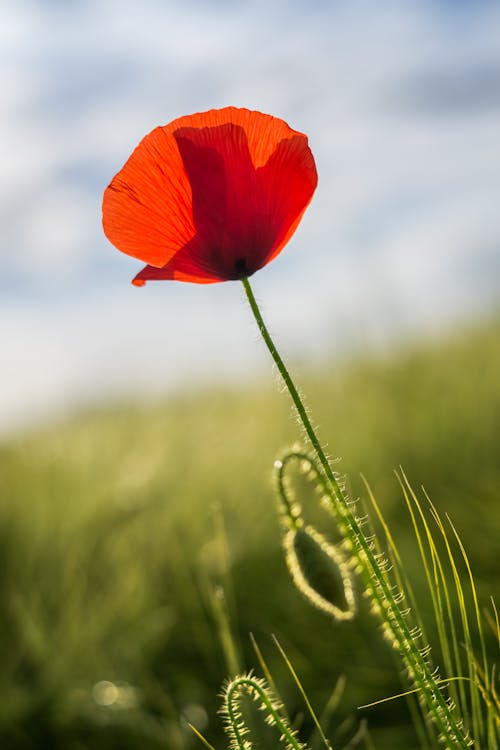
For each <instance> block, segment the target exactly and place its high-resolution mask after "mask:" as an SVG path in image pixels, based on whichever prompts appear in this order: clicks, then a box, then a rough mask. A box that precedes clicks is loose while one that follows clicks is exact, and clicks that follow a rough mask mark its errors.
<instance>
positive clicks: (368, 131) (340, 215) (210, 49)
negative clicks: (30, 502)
mask: <svg viewBox="0 0 500 750" xmlns="http://www.w3.org/2000/svg"><path fill="white" fill-rule="evenodd" d="M227 104H233V105H237V106H245V107H248V108H251V109H259V110H262V111H264V112H269V113H271V114H274V115H277V116H279V117H282V118H284V119H285V120H286V121H287V122H289V124H290V125H291V126H292V127H293V128H295V129H297V130H301V131H303V132H305V133H307V134H308V136H309V139H310V145H311V148H312V150H313V153H314V154H315V158H316V162H317V167H318V173H319V186H318V190H317V192H316V195H315V197H314V200H313V203H312V204H311V206H310V208H309V209H308V212H307V214H306V216H305V218H304V220H303V222H302V224H301V226H300V227H299V230H298V231H297V233H296V235H295V237H294V238H293V240H292V241H291V242H290V245H289V246H288V247H287V248H286V249H285V251H284V252H283V253H282V254H281V255H280V256H279V258H278V259H277V260H276V261H274V262H273V264H271V265H270V266H269V267H267V268H266V269H264V270H262V271H261V272H259V274H258V275H256V276H255V277H254V289H255V292H256V294H257V296H258V298H259V299H260V300H261V301H262V304H263V309H264V312H265V314H266V315H267V318H268V320H269V322H270V327H271V329H272V330H273V332H274V334H275V336H276V338H277V339H278V341H280V343H281V345H282V349H283V351H284V353H285V354H287V355H288V356H289V357H291V358H294V357H295V358H300V359H302V360H304V359H305V358H313V357H319V356H327V355H330V354H335V353H336V352H340V351H344V350H345V349H346V347H347V348H350V347H354V348H356V349H359V348H360V347H362V346H370V347H378V346H381V345H386V344H387V342H391V341H395V340H398V339H399V340H400V339H401V338H402V337H409V336H415V335H423V334H426V333H427V332H431V331H436V330H442V329H443V328H447V327H453V326H458V325H460V324H463V322H464V321H466V320H469V319H470V318H473V317H478V316H480V315H482V314H484V313H487V312H488V311H489V310H492V309H495V307H497V308H498V305H497V302H498V300H499V299H500V209H499V206H500V4H499V3H498V2H485V1H482V0H470V1H469V2H468V1H467V0H454V1H453V2H452V1H451V0H450V1H449V2H446V1H445V0H432V2H431V1H430V0H429V2H426V0H413V1H410V0H408V1H406V0H397V1H396V0H395V1H394V2H391V0H378V1H377V2H376V1H375V0H349V2H347V1H344V2H341V1H340V0H338V1H337V0H331V1H330V2H327V0H316V1H313V0H288V1H286V0H275V1H274V2H272V1H271V0H246V1H243V0H240V1H238V0H232V1H231V2H230V1H229V0H214V1H212V2H208V1H207V0H205V1H202V0H2V2H1V6H0V165H1V166H0V191H1V196H2V199H1V201H0V214H1V228H2V231H1V235H0V257H1V271H0V336H1V342H2V352H1V355H0V356H1V368H0V432H2V431H3V432H6V431H8V430H10V429H12V428H13V427H16V426H19V425H21V424H27V423H29V422H30V421H34V420H40V419H42V418H47V417H49V416H50V415H52V414H54V413H56V412H57V411H60V410H61V409H67V408H75V406H76V405H79V404H83V403H91V402H93V401H96V400H97V401H102V400H105V399H108V398H115V397H117V396H118V397H120V396H128V395H131V394H132V395H133V394H136V393H137V394H141V395H150V394H155V393H157V392H162V391H164V390H168V389H170V388H174V387H178V386H180V385H181V384H185V383H186V382H188V383H196V382H197V381H200V380H202V379H206V378H212V379H217V378H221V377H223V378H226V379H228V380H231V379H233V380H234V379H235V378H241V377H248V376H249V375H250V376H251V375H252V374H253V373H257V372H259V371H262V370H263V369H264V368H266V367H268V362H267V358H266V353H265V352H264V350H263V347H262V346H261V345H259V343H258V342H257V340H256V336H255V331H254V328H253V325H252V321H251V319H250V315H249V311H248V310H247V309H246V306H245V304H244V302H243V296H242V290H241V288H240V285H239V284H238V283H227V284H217V285H213V286H209V287H206V288H205V287H200V286H197V285H188V284H178V283H177V284H176V283H173V282H172V283H157V284H153V283H151V284H149V285H147V286H146V287H145V288H143V289H137V288H134V287H132V286H131V285H130V279H131V278H132V276H133V275H134V274H135V272H136V271H137V270H138V269H139V268H140V266H141V264H140V263H139V262H135V261H134V260H133V259H131V258H127V257H126V256H124V255H121V254H120V253H119V252H117V251H116V250H115V249H114V248H113V247H111V245H109V243H108V242H107V240H106V239H105V238H104V236H103V234H102V230H101V224H100V211H101V207H100V204H101V197H102V192H103V190H104V188H105V187H106V185H107V183H108V182H109V181H110V179H111V177H112V176H113V174H114V173H115V172H117V171H118V170H119V169H120V167H121V166H122V164H123V163H124V161H125V160H126V159H127V157H128V155H129V153H130V152H131V150H132V149H133V148H134V147H135V145H136V144H137V142H138V141H139V140H140V139H141V138H142V137H143V135H144V134H145V133H147V132H148V131H150V130H151V129H152V128H153V127H155V126H156V125H158V124H164V123H167V122H169V121H170V120H172V119H173V118H175V117H178V116H180V115H182V114H187V113H190V112H196V111H203V110H204V109H210V108H212V107H218V106H225V105H227Z"/></svg>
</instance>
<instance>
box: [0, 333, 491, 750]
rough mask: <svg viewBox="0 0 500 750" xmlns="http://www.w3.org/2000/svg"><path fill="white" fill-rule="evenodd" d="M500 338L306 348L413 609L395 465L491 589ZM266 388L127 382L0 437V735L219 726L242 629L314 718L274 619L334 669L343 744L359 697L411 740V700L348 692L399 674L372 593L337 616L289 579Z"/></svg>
mask: <svg viewBox="0 0 500 750" xmlns="http://www.w3.org/2000/svg"><path fill="white" fill-rule="evenodd" d="M499 341H500V324H499V323H498V321H493V322H491V323H488V324H485V325H483V326H482V327H477V328H475V329H470V330H468V331H466V332H461V333H460V334H458V333H457V334H455V335H454V336H449V337H448V338H447V339H446V340H442V339H440V340H434V341H432V342H427V343H425V344H421V345H419V346H414V347H413V348H411V349H410V348H409V349H408V350H405V351H398V352H397V353H394V354H392V355H391V356H387V357H385V358H379V359H378V360H375V359H373V358H371V359H367V360H366V361H365V360H363V359H361V358H360V359H358V361H356V362H350V363H343V364H342V365H332V366H331V367H329V368H326V367H324V368H322V369H321V370H319V371H315V372H313V371H311V370H307V369H306V368H304V367H301V368H296V369H297V379H298V381H299V383H300V384H301V388H302V390H303V392H304V393H305V394H306V400H307V402H308V404H309V407H310V411H311V413H312V415H313V418H314V421H315V423H316V424H318V425H319V429H320V434H321V436H322V437H323V438H324V440H325V441H326V443H327V444H328V448H329V451H330V453H331V455H332V456H335V457H336V456H339V457H342V461H341V463H340V464H338V469H339V470H341V471H343V472H346V473H347V477H348V484H349V486H350V488H351V491H352V494H353V495H354V496H361V497H366V494H367V493H366V489H365V486H364V484H363V481H362V479H361V477H360V473H361V472H362V473H363V475H364V476H365V477H366V479H367V480H368V482H369V484H370V486H371V488H372V490H373V493H374V495H375V496H376V498H377V500H378V503H379V504H380V506H381V507H382V509H383V512H384V514H385V517H386V520H387V521H388V523H389V525H390V527H391V529H392V533H393V535H394V537H395V538H396V539H397V542H398V545H399V548H400V551H401V554H402V556H403V558H404V561H405V567H406V570H407V571H408V572H409V575H410V577H411V578H412V583H413V585H414V588H415V591H416V595H417V598H419V601H421V602H422V611H423V614H424V617H425V615H426V596H425V594H424V581H423V574H422V571H421V566H420V564H419V559H418V554H417V549H416V544H415V540H414V538H413V532H412V531H411V528H410V523H409V520H408V514H407V511H406V508H405V504H404V502H403V498H402V492H401V487H400V485H399V483H398V480H397V478H396V476H395V474H394V470H395V469H398V467H399V466H402V467H403V468H404V471H405V472H406V474H407V476H408V478H409V481H410V482H411V484H412V486H413V488H414V489H415V490H416V491H417V492H420V486H421V485H424V487H425V489H426V491H427V492H428V494H429V496H430V497H431V498H432V500H433V501H434V502H435V503H436V505H437V506H438V508H439V510H440V512H441V513H442V514H443V515H444V514H445V513H448V514H450V516H451V517H452V519H453V521H454V523H455V525H456V527H457V528H458V530H459V532H460V535H461V538H462V540H463V542H464V544H465V546H466V548H467V550H468V553H469V557H470V560H471V563H472V566H473V571H474V574H475V577H476V583H477V587H478V592H479V597H480V601H481V603H482V605H484V606H485V607H486V606H487V605H488V603H489V597H490V596H491V595H493V596H495V597H496V598H497V600H498V597H499V594H500V578H499V575H498V573H499V565H498V552H499V549H498V539H499V538H500V500H499V492H500V490H499V488H500V346H499ZM278 390H279V389H278V388H276V383H274V382H273V379H272V378H271V377H269V382H265V383H258V384H256V385H255V387H254V388H252V389H250V388H245V390H238V389H237V388H235V389H234V390H231V391H228V389H226V388H224V389H220V390H217V389H216V388H213V389H207V390H206V391H204V392H202V393H193V394H189V395H188V394H184V395H179V396H176V397H172V398H169V399H168V400H165V401H163V402H158V403H154V404H151V405H148V406H144V405H142V406H139V405H133V404H127V405H125V404H124V405H122V406H121V407H120V408H114V409H112V410H109V411H106V410H96V411H94V412H85V413H82V414H79V415H77V416H74V417H73V418H71V419H68V420H67V421H64V422H60V423H58V424H55V425H52V426H50V427H47V428H46V429H37V431H36V432H34V433H32V434H27V435H24V436H18V437H16V438H15V439H11V440H10V441H9V442H7V443H4V444H3V445H2V446H1V447H0V476H1V496H2V502H1V506H0V536H1V540H0V542H1V543H0V594H1V601H2V607H1V609H0V657H1V675H0V680H1V682H0V685H1V696H2V697H1V701H0V745H1V746H2V747H5V748H9V749H10V748H12V749H13V750H18V749H19V750H21V749H23V750H24V748H26V749H28V748H38V750H40V748H51V749H52V748H61V750H62V749H64V750H82V749H83V748H89V749H90V748H92V749H94V748H97V749H100V748H117V749H118V748H121V749H126V750H127V749H130V750H134V749H135V748H139V747H140V748H142V750H149V748H169V749H172V750H177V748H191V747H201V745H200V744H199V740H197V739H196V738H195V737H194V736H193V735H192V733H191V731H190V730H189V729H188V728H187V726H186V724H185V720H184V718H183V717H185V718H186V717H187V719H188V720H190V721H192V722H193V723H194V724H195V725H197V726H198V727H199V728H200V729H201V730H203V732H204V733H205V735H206V736H207V738H208V739H209V740H210V741H211V742H212V743H213V744H214V745H215V746H216V747H217V748H222V747H224V746H225V745H226V744H227V743H226V741H225V739H223V736H222V725H221V721H220V717H218V716H217V715H216V711H217V708H218V706H219V702H220V701H219V698H218V697H217V696H218V693H219V691H220V687H221V684H222V682H223V680H224V679H225V677H227V676H228V675H229V674H231V673H234V672H235V671H238V670H240V669H248V668H250V667H252V666H253V667H256V669H257V671H259V670H258V661H257V658H256V655H255V652H254V650H253V648H252V645H251V642H250V639H249V633H250V632H252V633H253V634H254V636H255V638H256V639H257V642H258V644H259V646H260V647H261V649H262V651H263V652H264V654H265V658H266V660H267V661H268V663H269V664H270V665H271V667H272V671H273V675H274V677H275V679H276V682H277V684H278V687H279V689H280V692H281V693H282V696H283V697H284V699H285V702H286V705H287V707H288V709H289V712H290V714H291V715H292V717H295V719H296V721H297V724H298V725H299V726H300V730H301V732H303V734H304V736H305V737H308V735H309V734H310V731H309V730H310V727H309V724H308V722H309V720H308V718H307V716H306V715H305V714H304V707H303V702H302V699H301V697H300V695H299V694H298V691H297V689H296V687H294V685H293V683H292V681H291V679H290V675H289V674H288V672H287V670H286V667H285V665H284V664H283V661H282V659H281V657H280V655H279V653H278V652H277V650H276V648H275V646H274V645H273V643H272V641H271V638H270V636H271V634H275V635H276V636H277V637H278V639H279V640H280V642H281V644H282V645H283V647H284V648H285V650H286V652H287V654H288V656H289V658H290V659H291V661H292V663H293V665H294V667H295V669H296V671H297V672H298V673H299V675H300V677H301V679H302V682H303V684H304V687H305V689H306V691H307V694H308V696H309V698H310V700H311V702H312V703H313V705H314V706H315V708H316V709H317V710H318V712H319V713H321V712H322V711H323V709H324V707H325V705H326V704H327V702H328V699H329V698H330V695H331V693H332V691H333V689H334V687H335V684H336V682H337V680H338V678H339V677H341V676H342V677H345V680H346V686H345V692H344V695H343V697H342V699H341V701H340V703H339V705H338V707H337V708H336V710H335V712H334V713H333V715H330V712H329V711H326V713H325V729H326V731H327V733H328V734H329V736H330V737H331V738H332V740H333V744H334V747H335V748H336V749H337V748H340V747H342V746H343V744H345V743H346V742H347V741H348V739H349V737H350V736H352V735H353V733H354V732H355V728H356V726H357V724H358V723H359V721H360V720H361V718H362V717H365V718H367V719H368V722H369V725H370V727H371V730H370V732H371V739H372V741H373V742H374V744H375V746H376V747H377V748H379V749H381V750H392V749H394V750H401V748H403V747H404V748H405V750H412V748H419V747H420V746H421V745H420V744H419V741H418V739H417V738H416V736H415V733H414V731H413V729H412V725H411V721H410V718H409V713H408V708H407V705H406V702H405V701H404V700H397V701H393V702H389V703H383V704H381V705H380V706H378V707H375V708H373V709H365V710H363V711H361V712H357V711H356V707H357V706H359V705H362V704H365V703H368V702H370V701H374V700H376V699H378V698H383V697H386V696H390V695H393V694H395V693H398V692H401V690H402V689H403V688H402V683H401V680H400V678H399V665H398V663H397V662H396V660H395V658H394V656H393V654H392V652H391V651H390V649H389V647H388V646H387V644H386V643H385V642H384V641H383V639H382V636H381V634H380V630H379V628H378V626H377V624H376V622H375V621H374V619H373V617H372V616H371V615H370V613H369V612H368V611H367V610H368V608H367V607H366V606H365V605H364V603H363V601H362V600H361V601H360V612H359V616H358V617H357V618H356V619H355V620H354V621H353V622H348V623H344V624H332V622H331V621H330V620H329V619H327V618H326V617H325V616H324V615H323V614H322V613H320V612H317V611H315V610H313V609H312V608H311V607H310V605H309V604H308V602H307V601H305V600H304V599H303V598H302V597H301V595H300V594H299V593H298V592H297V591H296V590H295V588H294V587H293V585H292V583H291V581H290V579H289V576H288V573H287V570H286V567H285V565H284V562H283V556H282V552H281V548H280V544H279V533H280V532H279V525H278V521H277V518H276V511H275V505H276V503H275V498H274V494H273V488H272V484H271V479H270V477H271V470H272V466H273V461H274V459H275V458H276V457H277V456H278V455H279V454H280V452H281V450H282V449H283V448H284V447H286V446H288V445H290V444H292V443H294V442H296V441H297V439H299V438H300V433H299V429H298V427H297V425H296V423H295V419H294V417H293V415H292V414H291V409H290V405H289V403H288V400H287V398H286V396H285V395H280V394H279V393H278ZM300 486H301V485H300ZM301 490H302V491H303V492H304V496H305V498H306V499H305V501H304V505H305V507H306V508H309V507H310V511H309V510H308V511H307V512H308V514H309V516H310V518H311V519H313V520H314V521H315V522H316V523H317V525H318V526H319V527H320V528H321V531H322V533H324V534H325V535H327V536H328V535H330V536H331V537H332V538H333V539H334V538H335V529H334V528H332V526H331V520H329V519H328V517H327V516H324V515H323V514H322V513H321V511H320V510H318V509H317V508H316V507H315V505H314V503H313V500H314V496H313V493H312V492H310V490H309V488H308V487H306V486H304V487H302V486H301ZM429 629H430V633H431V636H432V625H430V626H429ZM431 640H432V637H431ZM488 640H489V642H491V643H492V644H493V637H491V638H489V639H488ZM436 658H437V659H439V654H437V655H436ZM301 722H302V724H301Z"/></svg>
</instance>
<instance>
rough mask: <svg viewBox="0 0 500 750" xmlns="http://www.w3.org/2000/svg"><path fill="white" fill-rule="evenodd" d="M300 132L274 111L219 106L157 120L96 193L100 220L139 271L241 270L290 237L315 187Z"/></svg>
mask: <svg viewBox="0 0 500 750" xmlns="http://www.w3.org/2000/svg"><path fill="white" fill-rule="evenodd" d="M316 181H317V177H316V171H315V167H314V160H313V157H312V154H311V152H310V151H309V148H308V146H307V139H306V137H305V136H304V135H302V134H300V133H297V132H296V131H294V130H291V129H290V128H289V127H288V125H287V124H286V123H285V122H283V121H282V120H279V119H277V118H274V117H271V116H269V115H264V114H262V113H260V112H251V111H249V110H246V109H236V108H234V107H227V108H225V109H221V110H211V111H210V112H205V113H201V114H197V115H190V116H187V117H181V118H179V119H178V120H174V121H173V122H172V123H170V124H169V125H166V126H165V127H161V128H156V129H155V130H153V131H152V132H151V133H150V134H149V135H147V136H146V137H145V138H144V139H143V140H142V141H141V143H140V144H139V146H138V147H137V148H136V149H135V151H134V152H133V154H132V156H131V157H130V159H129V160H128V161H127V163H126V164H125V166H124V167H123V169H122V170H121V171H120V172H119V173H118V174H117V175H116V177H115V178H114V179H113V180H112V182H111V184H110V186H109V187H108V188H107V190H106V191H105V194H104V200H103V225H104V231H105V233H106V235H107V237H108V238H109V239H110V240H111V242H112V243H113V244H115V245H116V247H118V248H119V249H120V250H122V251H123V252H125V253H127V254H129V255H132V256H134V257H136V258H139V259H141V260H144V261H146V262H147V263H148V265H149V266H156V267H158V268H159V269H160V272H161V273H158V274H157V273H153V271H152V270H151V269H149V268H148V267H146V269H144V271H142V272H141V273H140V274H139V275H138V277H137V279H136V280H135V283H141V281H143V280H145V279H146V278H177V279H182V280H193V281H196V280H197V281H199V282H200V283H208V282H209V281H223V280H226V279H233V278H238V277H239V276H240V275H241V274H242V273H245V274H248V275H250V274H251V273H253V272H254V271H255V270H257V269H258V268H260V267H261V266H262V265H265V263H267V262H269V260H271V259H272V258H273V257H275V255H277V253H278V252H279V251H280V250H281V249H282V247H283V246H284V244H285V243H286V242H287V240H288V239H289V238H290V236H291V235H292V233H293V231H294V230H295V228H296V226H297V224H298V222H299V221H300V218H301V216H302V214H303V212H304V210H305V208H306V207H307V205H308V203H309V201H310V200H311V197H312V194H313V192H314V188H315V186H316Z"/></svg>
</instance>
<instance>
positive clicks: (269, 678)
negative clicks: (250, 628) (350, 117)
mask: <svg viewBox="0 0 500 750" xmlns="http://www.w3.org/2000/svg"><path fill="white" fill-rule="evenodd" d="M250 642H251V644H252V647H253V650H254V651H255V655H256V656H257V661H258V662H259V664H260V668H261V669H262V673H263V675H264V677H265V678H266V681H267V682H268V683H269V685H270V686H271V687H272V689H273V691H274V692H275V693H276V695H277V696H278V697H279V694H278V691H277V689H276V683H275V682H274V679H273V676H272V674H271V670H270V669H269V667H268V666H267V662H266V660H265V659H264V655H263V653H262V651H261V650H260V647H259V644H258V643H257V641H256V639H255V636H254V634H253V633H250Z"/></svg>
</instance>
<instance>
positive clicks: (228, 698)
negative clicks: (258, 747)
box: [224, 675, 305, 750]
mask: <svg viewBox="0 0 500 750" xmlns="http://www.w3.org/2000/svg"><path fill="white" fill-rule="evenodd" d="M242 689H246V690H247V691H248V693H249V695H251V696H252V697H258V698H259V700H260V701H261V704H262V707H263V710H264V711H265V713H266V716H267V718H268V720H271V722H272V726H274V727H276V729H277V730H278V732H279V735H280V737H282V738H283V740H284V741H285V742H286V747H287V748H289V750H305V748H304V746H303V745H302V743H301V742H299V741H298V740H297V738H296V737H295V736H294V733H293V732H292V731H291V730H290V728H289V726H288V724H287V722H286V720H284V719H283V718H282V717H281V716H280V715H279V713H278V710H277V707H276V706H275V705H274V703H273V700H272V699H271V698H270V696H269V695H268V693H267V691H266V689H265V688H264V686H263V683H262V681H261V680H258V679H256V678H255V677H253V676H252V675H249V676H245V675H242V676H240V677H236V678H235V679H234V680H232V681H231V682H230V684H229V685H228V687H227V689H226V691H225V699H224V714H225V715H226V717H227V726H228V730H229V731H230V732H232V733H233V736H234V740H235V746H236V747H238V748H239V750H247V748H250V747H251V745H250V744H249V743H248V742H247V741H246V737H245V735H246V732H247V729H246V727H245V725H244V723H243V722H242V717H241V714H240V711H239V708H238V698H239V696H240V695H241V693H242ZM268 723H269V722H268Z"/></svg>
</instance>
